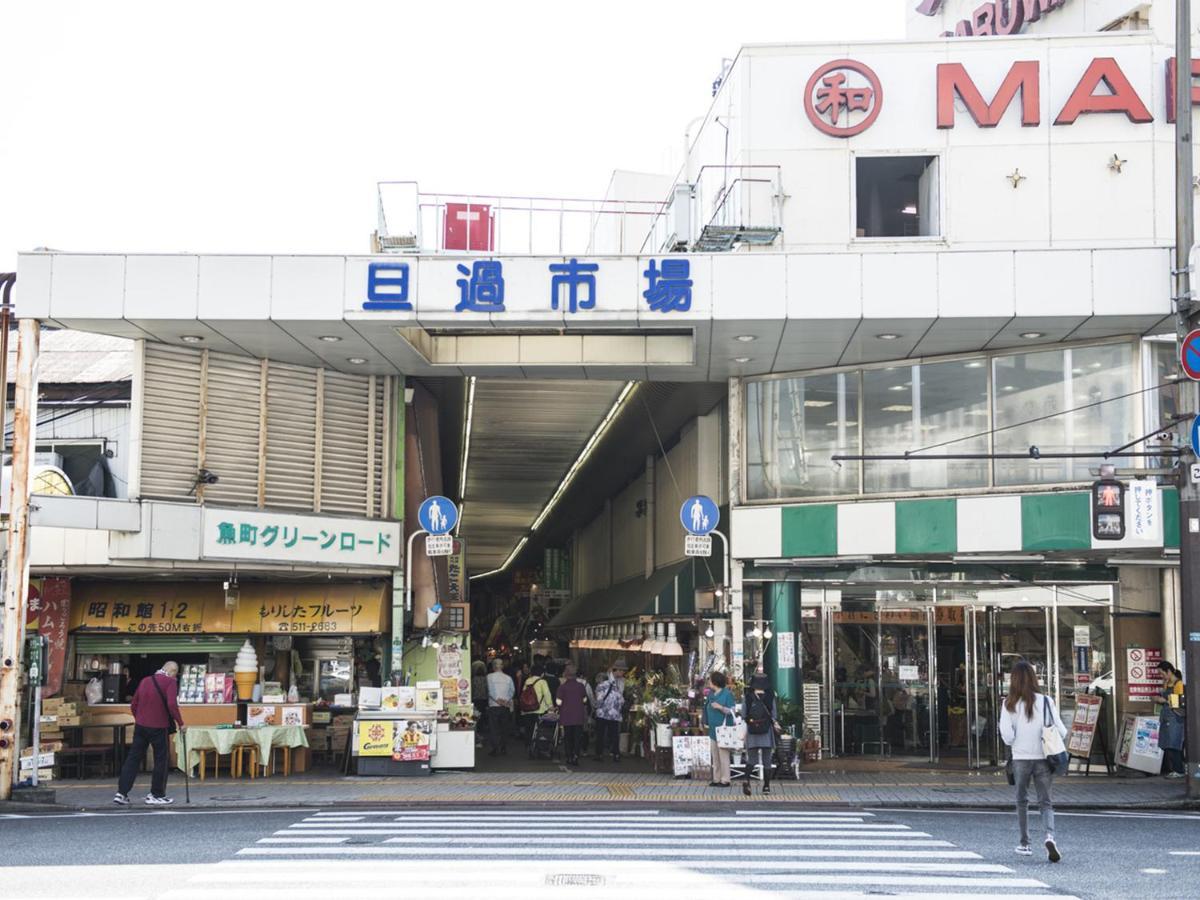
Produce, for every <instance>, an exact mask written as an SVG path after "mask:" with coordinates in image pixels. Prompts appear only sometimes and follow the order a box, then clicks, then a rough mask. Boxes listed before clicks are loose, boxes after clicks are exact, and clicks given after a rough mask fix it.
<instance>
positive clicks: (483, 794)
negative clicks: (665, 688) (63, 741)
mask: <svg viewBox="0 0 1200 900" xmlns="http://www.w3.org/2000/svg"><path fill="white" fill-rule="evenodd" d="M629 762H630V763H631V765H629V766H628V767H627V768H626V770H624V771H593V772H589V771H587V769H586V768H585V769H584V770H583V771H579V772H573V771H565V770H564V769H563V768H562V767H560V766H556V765H553V764H549V763H547V764H545V765H544V766H543V767H542V768H541V769H540V770H538V771H528V772H521V773H511V772H509V773H496V772H480V771H473V772H470V771H457V772H449V771H441V772H436V773H434V774H433V775H431V776H428V777H420V778H374V777H371V778H358V777H346V776H341V775H334V774H333V773H329V772H324V773H323V772H320V771H318V772H314V773H308V774H304V775H293V776H291V777H288V778H283V777H281V776H275V777H271V778H260V779H255V780H253V781H250V780H248V779H245V778H242V779H240V780H233V779H230V778H227V777H222V778H218V779H214V778H209V779H207V780H206V781H204V782H196V781H193V782H192V783H191V805H192V806H202V807H293V806H324V805H330V804H377V803H390V804H394V803H506V802H518V801H519V802H524V803H530V802H534V803H557V802H562V803H596V802H602V803H621V802H625V803H630V802H633V803H638V802H645V803H659V804H661V803H696V802H701V803H753V804H755V805H758V804H762V803H770V804H774V805H778V804H792V803H798V804H804V803H821V804H847V805H855V806H875V807H895V806H903V807H959V806H970V807H976V806H995V807H1008V806H1011V804H1012V800H1013V794H1012V788H1010V787H1009V786H1008V785H1007V784H1006V783H1005V780H1004V776H1003V774H1002V773H1000V772H987V773H967V772H964V771H961V770H958V771H948V770H940V771H939V770H928V769H922V770H918V771H912V770H909V769H904V768H892V769H889V770H884V771H845V770H840V771H839V770H834V769H831V768H825V767H824V766H822V767H821V768H820V769H812V770H801V775H800V779H799V781H796V780H792V779H783V780H780V781H776V782H774V783H773V784H772V793H771V794H770V795H769V796H763V795H762V794H761V793H760V792H759V790H758V788H757V785H756V786H755V791H754V794H753V796H752V797H750V798H746V797H743V796H742V793H741V790H740V789H738V788H737V787H735V788H734V789H732V790H730V789H728V788H725V789H721V788H710V787H709V786H708V785H707V783H704V782H699V783H698V782H693V781H690V780H687V779H674V778H672V777H670V776H669V775H662V774H652V773H650V772H646V771H644V770H641V769H635V768H634V767H635V766H636V765H637V764H636V762H635V761H633V760H630V761H629ZM835 762H836V761H835ZM608 768H610V769H611V768H612V767H608ZM148 785H149V782H148V776H146V775H143V776H142V778H141V779H140V780H139V783H138V784H137V785H136V786H135V788H134V791H133V793H132V796H133V797H134V798H138V797H141V796H142V794H141V793H140V791H142V790H145V789H146V788H147V787H148ZM53 787H54V790H55V792H56V794H57V802H58V803H59V804H60V805H63V806H66V807H71V808H76V809H79V808H83V809H95V808H102V807H111V801H112V794H113V789H114V787H113V780H112V779H102V780H101V779H90V780H87V781H59V782H55V783H54V784H53ZM183 787H184V785H183V783H182V780H181V777H180V773H178V772H174V773H172V778H171V785H170V789H171V794H172V795H173V796H174V797H175V799H176V802H177V803H181V804H182V803H183V801H184V790H183ZM139 789H140V790H139ZM1054 799H1055V806H1056V807H1060V808H1068V807H1103V808H1121V807H1164V806H1179V805H1183V804H1184V802H1185V799H1184V787H1183V784H1182V783H1181V782H1178V781H1171V780H1167V779H1163V778H1147V777H1107V776H1105V775H1102V774H1101V775H1095V774H1094V775H1092V776H1090V777H1084V776H1082V775H1072V776H1070V777H1068V778H1064V779H1056V781H1055V788H1054Z"/></svg>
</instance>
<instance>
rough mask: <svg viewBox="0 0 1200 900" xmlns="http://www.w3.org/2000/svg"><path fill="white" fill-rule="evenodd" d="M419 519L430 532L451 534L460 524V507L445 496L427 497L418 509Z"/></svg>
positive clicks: (422, 525)
mask: <svg viewBox="0 0 1200 900" xmlns="http://www.w3.org/2000/svg"><path fill="white" fill-rule="evenodd" d="M417 521H418V522H420V523H421V527H422V528H424V529H425V530H426V531H428V532H429V533H430V534H449V533H450V532H451V531H453V530H454V526H455V525H457V524H458V507H457V506H455V505H454V504H453V503H452V502H451V501H449V500H447V499H446V498H445V497H437V496H434V497H426V498H425V502H424V503H422V504H421V508H420V509H419V510H417Z"/></svg>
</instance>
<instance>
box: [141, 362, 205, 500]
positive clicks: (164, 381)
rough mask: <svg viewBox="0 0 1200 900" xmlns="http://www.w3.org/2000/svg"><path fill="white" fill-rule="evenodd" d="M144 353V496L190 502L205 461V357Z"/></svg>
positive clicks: (142, 489)
mask: <svg viewBox="0 0 1200 900" xmlns="http://www.w3.org/2000/svg"><path fill="white" fill-rule="evenodd" d="M142 347H143V351H142V352H143V375H142V379H143V380H142V385H143V387H142V394H143V403H142V458H141V487H140V490H139V493H140V494H141V496H143V497H158V498H163V499H173V500H181V499H182V500H191V499H194V498H193V496H192V488H193V486H194V485H195V483H196V470H197V469H198V468H199V461H200V394H201V372H200V354H199V353H198V352H196V351H194V350H185V349H182V348H178V347H169V346H167V345H166V344H156V343H151V342H146V343H144V344H143V345H142Z"/></svg>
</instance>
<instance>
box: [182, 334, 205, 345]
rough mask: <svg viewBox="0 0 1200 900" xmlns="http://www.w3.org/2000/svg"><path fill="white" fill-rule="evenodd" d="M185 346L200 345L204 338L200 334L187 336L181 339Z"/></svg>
mask: <svg viewBox="0 0 1200 900" xmlns="http://www.w3.org/2000/svg"><path fill="white" fill-rule="evenodd" d="M179 339H180V340H181V341H183V342H184V343H185V344H199V343H200V342H201V341H202V340H204V338H202V337H200V335H198V334H185V335H183V336H181V337H180V338H179Z"/></svg>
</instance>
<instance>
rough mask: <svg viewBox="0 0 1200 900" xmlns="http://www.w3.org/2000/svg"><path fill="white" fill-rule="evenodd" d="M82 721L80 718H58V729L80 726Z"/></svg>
mask: <svg viewBox="0 0 1200 900" xmlns="http://www.w3.org/2000/svg"><path fill="white" fill-rule="evenodd" d="M82 724H83V719H82V718H81V717H80V716H59V717H58V727H59V728H73V727H74V726H76V725H82Z"/></svg>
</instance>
